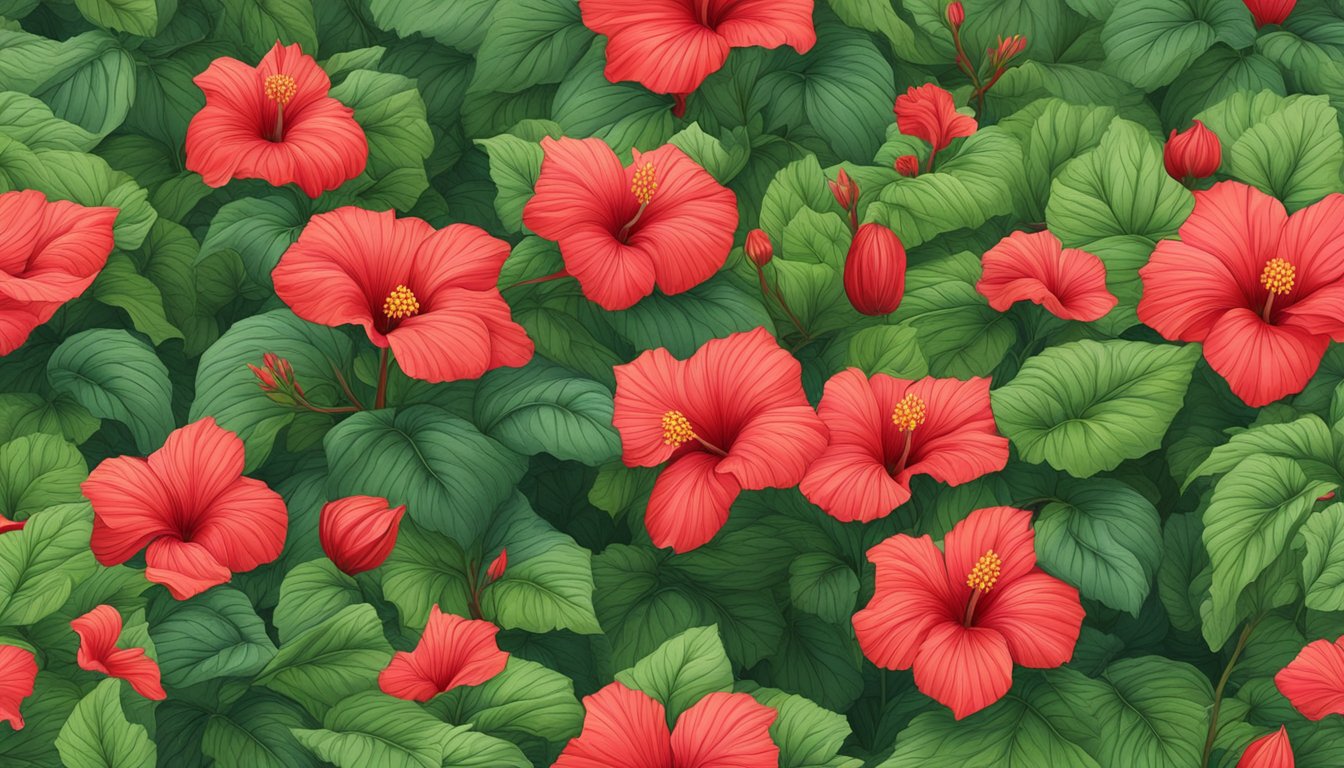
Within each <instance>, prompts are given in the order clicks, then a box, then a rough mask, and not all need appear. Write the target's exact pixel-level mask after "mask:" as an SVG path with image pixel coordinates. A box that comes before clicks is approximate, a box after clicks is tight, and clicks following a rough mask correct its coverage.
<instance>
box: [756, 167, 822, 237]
mask: <svg viewBox="0 0 1344 768" xmlns="http://www.w3.org/2000/svg"><path fill="white" fill-rule="evenodd" d="M805 208H806V209H810V210H812V211H813V212H815V213H825V212H827V211H831V210H832V209H834V208H836V205H835V200H834V199H833V198H832V197H831V193H830V192H829V191H828V188H827V186H826V174H825V173H824V172H823V171H822V170H821V164H820V163H818V162H817V158H816V156H815V155H808V156H807V157H805V158H803V159H802V160H795V161H794V162H792V163H789V164H788V165H786V166H784V167H783V168H781V169H780V170H779V171H778V172H777V173H776V174H775V176H774V178H773V179H771V180H770V186H768V187H766V190H765V196H764V197H763V198H761V229H764V230H765V231H766V232H769V233H770V234H771V236H772V237H775V238H782V237H783V236H784V228H785V227H786V226H788V224H789V222H791V221H793V219H794V217H796V216H797V215H798V214H799V213H801V212H802V211H803V209H805Z"/></svg>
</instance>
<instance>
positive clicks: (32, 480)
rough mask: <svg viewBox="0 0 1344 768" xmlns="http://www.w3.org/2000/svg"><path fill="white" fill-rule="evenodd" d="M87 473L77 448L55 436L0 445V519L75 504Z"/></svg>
mask: <svg viewBox="0 0 1344 768" xmlns="http://www.w3.org/2000/svg"><path fill="white" fill-rule="evenodd" d="M88 474H89V472H88V469H87V468H86V467H85V466H84V457H83V456H81V455H79V449H77V448H75V446H73V445H71V444H69V443H67V442H65V441H64V440H62V439H61V438H59V437H57V436H55V435H47V434H42V433H38V434H33V435H27V436H25V437H19V438H16V439H14V440H11V441H9V442H7V443H5V444H3V445H0V516H3V517H7V518H9V519H10V520H23V519H24V518H27V517H28V516H29V515H32V514H34V513H36V512H37V511H38V510H41V509H45V508H47V507H50V506H54V505H56V504H65V503H70V502H79V501H82V500H83V496H82V495H81V494H80V492H79V484H80V483H82V482H84V478H85V477H87V476H88Z"/></svg>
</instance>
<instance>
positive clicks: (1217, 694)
mask: <svg viewBox="0 0 1344 768" xmlns="http://www.w3.org/2000/svg"><path fill="white" fill-rule="evenodd" d="M1259 623H1260V619H1256V620H1255V621H1251V622H1247V624H1246V626H1245V627H1243V628H1242V630H1241V636H1240V637H1238V638H1237V647H1236V648H1233V649H1232V656H1231V658H1229V659H1228V660H1227V666H1226V667H1224V668H1223V676H1222V677H1220V678H1219V679H1218V687H1217V688H1215V689H1213V709H1212V710H1211V711H1210V712H1209V734H1208V736H1206V737H1205V738H1204V756H1203V758H1202V759H1201V760H1200V761H1199V765H1200V768H1209V755H1210V754H1212V753H1213V740H1214V739H1215V738H1217V736H1218V713H1219V711H1220V710H1221V709H1222V707H1223V690H1224V689H1226V688H1227V681H1228V680H1229V679H1230V678H1231V677H1232V670H1233V669H1235V668H1236V666H1237V660H1238V659H1240V658H1241V652H1242V651H1244V650H1246V641H1247V640H1250V639H1251V633H1252V632H1254V631H1255V625H1256V624H1259Z"/></svg>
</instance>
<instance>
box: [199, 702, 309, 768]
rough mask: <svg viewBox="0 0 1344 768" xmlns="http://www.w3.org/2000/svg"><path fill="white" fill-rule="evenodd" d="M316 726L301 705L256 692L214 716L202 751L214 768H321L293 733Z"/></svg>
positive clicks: (205, 735) (202, 739)
mask: <svg viewBox="0 0 1344 768" xmlns="http://www.w3.org/2000/svg"><path fill="white" fill-rule="evenodd" d="M314 725H315V723H313V722H312V721H311V720H310V718H309V717H308V715H306V714H305V713H304V711H303V710H302V709H300V708H299V706H298V705H297V704H294V703H293V702H291V701H289V700H288V699H285V698H283V697H280V696H277V695H275V694H273V693H271V692H270V691H267V690H265V689H263V688H253V689H251V690H249V691H248V692H247V694H246V695H245V696H243V697H242V698H241V699H239V700H238V701H237V703H235V704H234V705H233V706H232V707H230V708H229V709H228V710H227V711H225V712H222V713H220V712H213V713H210V715H209V719H208V721H207V724H206V726H205V732H204V734H203V735H202V738H201V746H200V749H201V752H202V753H203V754H204V755H205V756H206V757H209V758H211V759H212V760H214V763H213V768H317V766H318V765H319V764H318V762H317V761H316V760H314V759H312V756H311V755H309V753H308V752H307V750H305V749H304V748H303V746H302V745H300V744H299V743H298V742H297V741H296V740H295V739H294V735H293V734H292V733H291V729H294V728H310V727H312V726H314Z"/></svg>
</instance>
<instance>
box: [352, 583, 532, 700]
mask: <svg viewBox="0 0 1344 768" xmlns="http://www.w3.org/2000/svg"><path fill="white" fill-rule="evenodd" d="M498 632H499V627H496V626H495V625H494V624H491V623H490V622H488V621H478V620H472V619H465V618H463V617H461V616H456V615H454V614H451V613H443V612H442V611H440V610H439V607H438V606H437V605H435V606H432V607H431V608H430V610H429V621H428V622H426V624H425V631H424V632H423V633H422V634H421V636H420V642H419V643H417V644H416V646H415V650H414V651H410V652H406V651H399V652H397V653H396V654H395V655H394V656H393V657H392V661H391V662H389V663H388V665H387V667H386V668H385V669H384V670H383V671H382V673H381V674H380V675H379V676H378V685H379V687H380V688H381V689H382V691H383V693H386V694H387V695H389V696H396V697H397V698H401V699H407V700H410V701H428V700H429V699H432V698H433V697H435V696H437V695H439V694H440V693H443V692H445V691H449V690H452V689H453V688H457V687H459V686H466V685H480V684H481V683H484V682H485V681H487V680H489V679H491V678H493V677H494V676H496V675H498V674H499V673H500V672H503V671H504V667H505V666H506V665H507V663H508V660H509V654H507V653H505V652H504V651H501V650H499V646H498V645H497V643H496V640H495V636H496V635H497V634H498Z"/></svg>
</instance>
